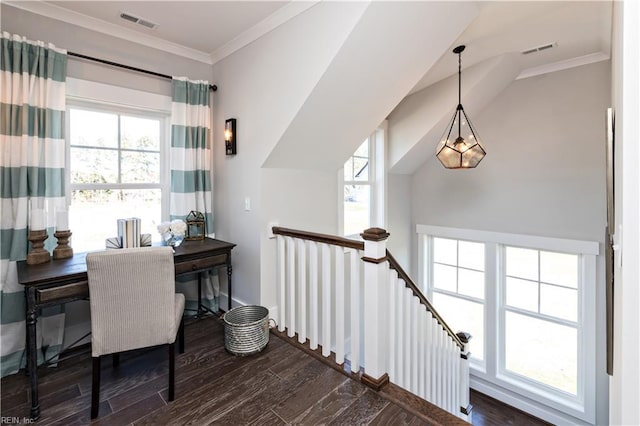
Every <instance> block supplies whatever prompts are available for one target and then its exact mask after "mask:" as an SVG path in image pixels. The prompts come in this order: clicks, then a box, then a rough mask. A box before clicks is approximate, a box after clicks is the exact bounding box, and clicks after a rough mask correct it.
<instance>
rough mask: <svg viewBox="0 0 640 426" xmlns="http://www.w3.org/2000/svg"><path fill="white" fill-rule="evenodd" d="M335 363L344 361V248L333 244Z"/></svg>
mask: <svg viewBox="0 0 640 426" xmlns="http://www.w3.org/2000/svg"><path fill="white" fill-rule="evenodd" d="M334 253H335V259H336V260H335V263H336V264H335V274H336V275H335V277H336V278H335V303H336V351H335V352H336V363H337V364H343V363H344V328H345V323H344V298H345V291H344V248H343V247H341V246H335V250H334Z"/></svg>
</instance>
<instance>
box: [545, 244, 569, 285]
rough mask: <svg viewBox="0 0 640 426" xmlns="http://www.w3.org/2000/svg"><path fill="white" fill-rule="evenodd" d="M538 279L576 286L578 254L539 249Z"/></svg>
mask: <svg viewBox="0 0 640 426" xmlns="http://www.w3.org/2000/svg"><path fill="white" fill-rule="evenodd" d="M540 281H544V282H546V283H550V284H558V285H563V286H565V287H572V288H578V256H576V255H575V254H564V253H553V252H548V251H541V252H540Z"/></svg>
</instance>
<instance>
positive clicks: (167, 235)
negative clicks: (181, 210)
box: [158, 219, 187, 247]
mask: <svg viewBox="0 0 640 426" xmlns="http://www.w3.org/2000/svg"><path fill="white" fill-rule="evenodd" d="M158 232H159V233H160V235H162V242H163V244H164V245H166V246H173V247H178V246H179V245H180V244H182V241H183V240H184V237H185V235H186V233H187V224H186V223H185V222H184V220H181V219H174V220H172V221H171V222H162V223H161V224H160V225H158Z"/></svg>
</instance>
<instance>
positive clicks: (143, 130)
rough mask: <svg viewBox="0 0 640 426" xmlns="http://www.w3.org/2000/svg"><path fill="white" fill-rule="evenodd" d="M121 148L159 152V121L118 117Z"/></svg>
mask: <svg viewBox="0 0 640 426" xmlns="http://www.w3.org/2000/svg"><path fill="white" fill-rule="evenodd" d="M120 125H121V130H120V132H121V144H122V148H130V149H140V150H145V151H160V121H159V120H152V119H147V118H138V117H126V116H122V117H120Z"/></svg>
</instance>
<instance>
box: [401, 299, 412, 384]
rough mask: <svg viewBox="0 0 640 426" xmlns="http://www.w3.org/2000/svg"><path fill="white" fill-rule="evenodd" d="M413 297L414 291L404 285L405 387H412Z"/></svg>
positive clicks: (403, 361) (403, 360)
mask: <svg viewBox="0 0 640 426" xmlns="http://www.w3.org/2000/svg"><path fill="white" fill-rule="evenodd" d="M412 298H413V292H412V291H411V289H409V288H407V287H404V304H403V307H402V313H403V316H404V325H403V327H402V328H403V330H402V334H403V335H404V345H405V350H404V358H403V359H402V363H403V364H404V368H403V372H404V377H403V379H402V380H403V383H404V388H405V389H410V388H411V299H412Z"/></svg>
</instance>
